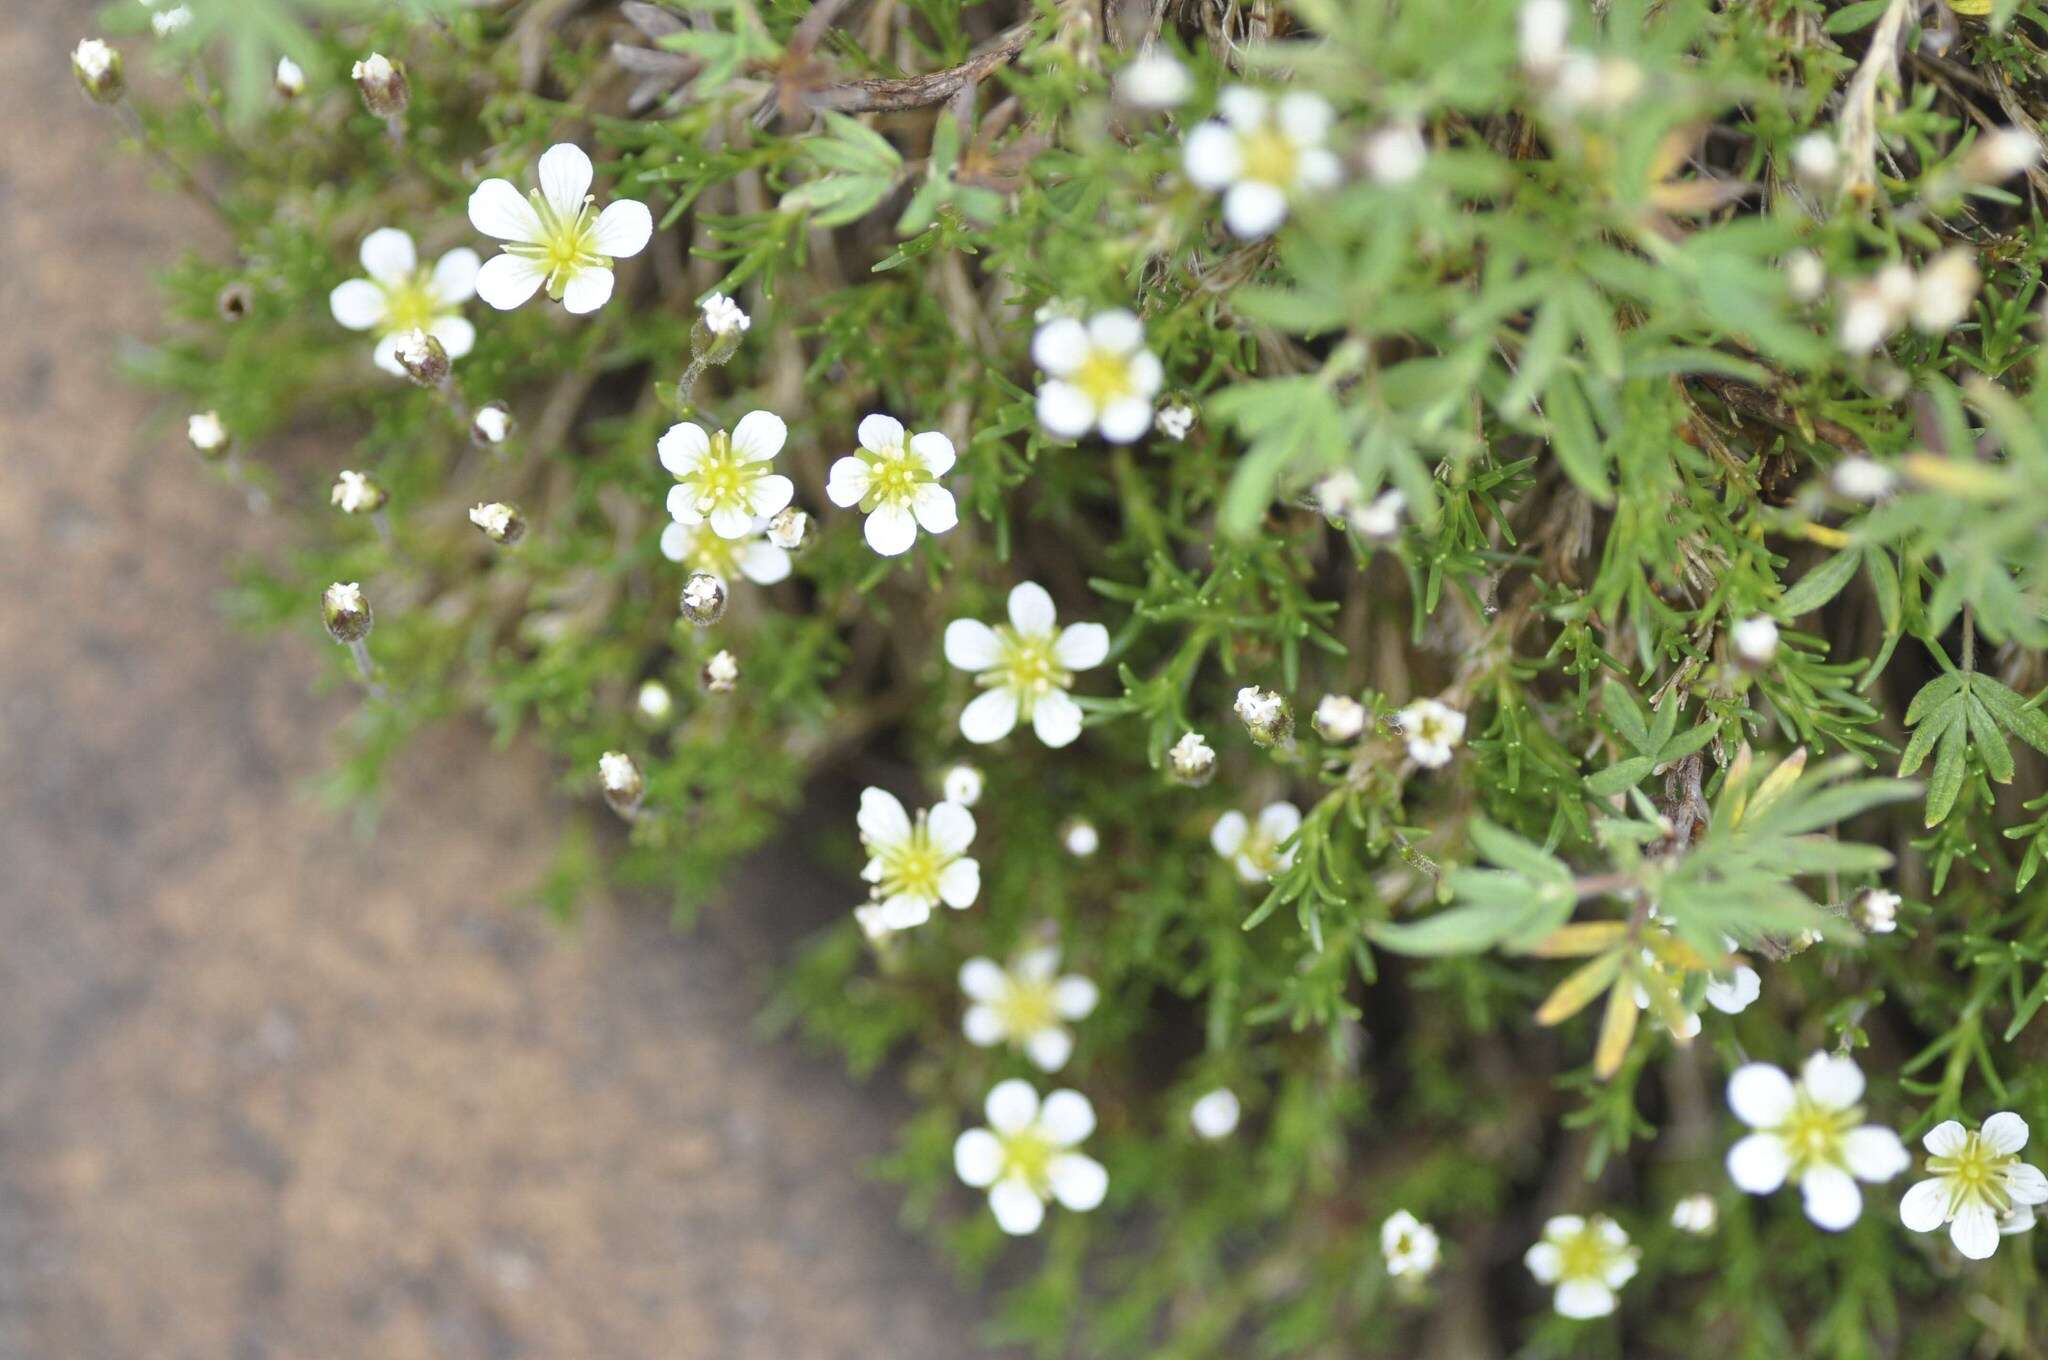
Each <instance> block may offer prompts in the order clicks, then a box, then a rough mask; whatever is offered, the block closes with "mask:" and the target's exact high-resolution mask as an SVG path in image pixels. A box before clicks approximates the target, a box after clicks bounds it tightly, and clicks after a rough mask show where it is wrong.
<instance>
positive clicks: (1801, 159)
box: [1792, 132, 1842, 186]
mask: <svg viewBox="0 0 2048 1360" xmlns="http://www.w3.org/2000/svg"><path fill="white" fill-rule="evenodd" d="M1841 168H1842V153H1841V151H1840V150H1839V149H1838V148H1837V147H1836V146H1835V139H1834V138H1833V137H1830V136H1829V135H1828V134H1827V133H1825V132H1809V133H1807V134H1806V135H1805V136H1804V137H1801V138H1800V139H1799V140H1798V141H1796V142H1794V143H1792V172H1793V173H1794V174H1796V175H1798V176H1799V178H1801V179H1803V180H1805V181H1806V182H1807V183H1808V184H1811V185H1815V186H1825V185H1828V184H1832V183H1833V182H1834V179H1835V175H1836V173H1837V172H1838V171H1840V170H1841Z"/></svg>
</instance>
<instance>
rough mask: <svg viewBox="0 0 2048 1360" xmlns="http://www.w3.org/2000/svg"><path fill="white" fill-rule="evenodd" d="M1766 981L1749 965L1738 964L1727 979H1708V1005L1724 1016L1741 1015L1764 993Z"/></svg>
mask: <svg viewBox="0 0 2048 1360" xmlns="http://www.w3.org/2000/svg"><path fill="white" fill-rule="evenodd" d="M1763 985H1764V980H1763V978H1762V977H1760V976H1758V974H1757V971H1756V969H1754V968H1751V967H1750V966H1749V965H1748V964H1746V963H1744V964H1737V965H1736V968H1735V971H1734V972H1733V973H1731V974H1730V975H1728V976H1727V977H1726V978H1709V979H1707V1004H1708V1005H1709V1006H1712V1007H1713V1008H1714V1009H1715V1010H1717V1011H1719V1012H1721V1013H1722V1014H1723V1015H1740V1014H1742V1012H1744V1011H1745V1010H1748V1009H1749V1004H1750V1003H1751V1002H1752V1001H1755V1000H1756V999H1757V997H1758V996H1759V995H1761V994H1762V992H1763Z"/></svg>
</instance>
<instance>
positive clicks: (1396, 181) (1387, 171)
mask: <svg viewBox="0 0 2048 1360" xmlns="http://www.w3.org/2000/svg"><path fill="white" fill-rule="evenodd" d="M1428 163H1429V143H1428V142H1425V141H1424V140H1422V129H1421V128H1418V127H1416V126H1415V124H1413V123H1395V124H1392V125H1390V126H1388V127H1383V128H1381V129H1379V130H1378V131H1376V132H1374V133H1372V134H1371V135H1370V136H1368V137H1367V138H1366V139H1365V169H1366V173H1367V174H1369V175H1371V176H1372V179H1373V183H1375V184H1379V185H1382V186H1385V187H1388V188H1392V187H1395V186H1397V185H1402V184H1408V183H1410V182H1412V181H1413V180H1414V179H1415V177H1416V176H1417V175H1420V174H1421V173H1422V168H1423V166H1425V165H1427V164H1428Z"/></svg>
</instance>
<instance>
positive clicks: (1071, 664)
mask: <svg viewBox="0 0 2048 1360" xmlns="http://www.w3.org/2000/svg"><path fill="white" fill-rule="evenodd" d="M1052 654H1053V656H1054V658H1055V659H1056V660H1058V662H1059V663H1060V665H1061V666H1063V667H1065V668H1066V669H1067V670H1070V671H1085V670H1092V669H1094V668H1095V667H1097V666H1100V665H1101V664H1102V662H1103V658H1105V657H1107V656H1108V655H1109V630H1108V629H1107V628H1104V627H1103V626H1102V625H1101V624H1099V623H1075V624H1069V625H1068V626H1067V627H1066V628H1063V629H1061V630H1060V636H1059V640H1058V641H1057V642H1055V643H1053V647H1052Z"/></svg>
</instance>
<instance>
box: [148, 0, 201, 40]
mask: <svg viewBox="0 0 2048 1360" xmlns="http://www.w3.org/2000/svg"><path fill="white" fill-rule="evenodd" d="M191 22H192V11H191V9H190V8H188V7H187V6H185V5H173V6H171V7H170V8H169V9H160V10H158V11H157V12H156V13H154V14H152V15H150V16H149V26H150V27H151V28H152V29H154V30H155V31H156V35H157V36H158V37H159V38H168V37H170V36H171V35H172V34H173V33H179V32H182V31H184V29H185V27H186V26H187V25H188V24H190V23H191Z"/></svg>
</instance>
